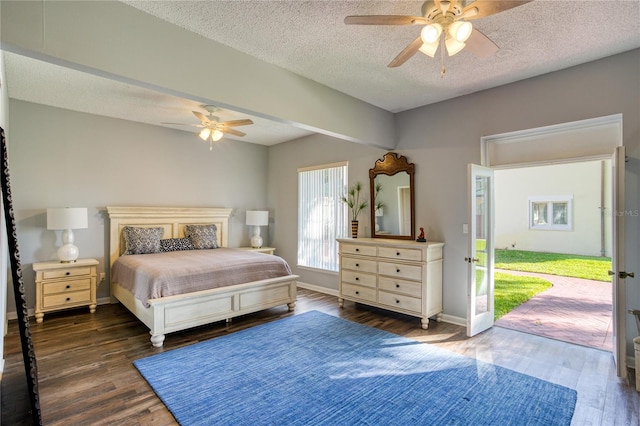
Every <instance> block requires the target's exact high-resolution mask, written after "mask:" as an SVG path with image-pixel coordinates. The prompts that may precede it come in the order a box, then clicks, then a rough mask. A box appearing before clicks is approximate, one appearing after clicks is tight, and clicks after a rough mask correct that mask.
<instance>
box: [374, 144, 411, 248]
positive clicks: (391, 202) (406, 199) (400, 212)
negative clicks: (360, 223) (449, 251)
mask: <svg viewBox="0 0 640 426" xmlns="http://www.w3.org/2000/svg"><path fill="white" fill-rule="evenodd" d="M414 172H415V165H414V164H413V163H409V161H408V160H407V157H405V156H402V155H398V154H396V153H395V152H388V153H386V154H385V155H384V157H382V158H381V159H379V160H377V161H376V164H375V166H374V167H373V168H372V169H369V181H370V192H369V193H370V194H371V202H370V204H369V206H371V208H370V210H371V236H372V237H373V238H396V239H402V240H413V239H415V237H416V232H415V196H414V185H413V175H414Z"/></svg>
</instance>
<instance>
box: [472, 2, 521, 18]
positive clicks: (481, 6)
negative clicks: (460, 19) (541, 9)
mask: <svg viewBox="0 0 640 426" xmlns="http://www.w3.org/2000/svg"><path fill="white" fill-rule="evenodd" d="M530 1H531V0H520V1H516V0H476V1H474V2H473V3H471V4H469V5H467V6H466V7H464V8H463V9H462V15H465V14H467V15H468V16H466V19H478V18H482V17H484V16H489V15H493V14H495V13H499V12H503V11H505V10H509V9H512V8H514V7H517V6H522V5H523V4H525V3H529V2H530ZM473 8H476V9H478V13H476V14H473V13H472V9H473Z"/></svg>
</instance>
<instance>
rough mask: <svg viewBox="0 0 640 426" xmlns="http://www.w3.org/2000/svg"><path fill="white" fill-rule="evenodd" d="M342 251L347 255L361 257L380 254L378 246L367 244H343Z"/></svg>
mask: <svg viewBox="0 0 640 426" xmlns="http://www.w3.org/2000/svg"><path fill="white" fill-rule="evenodd" d="M340 250H341V252H342V253H345V254H359V255H361V256H375V255H376V254H377V252H378V251H377V249H376V246H368V245H365V244H341V245H340Z"/></svg>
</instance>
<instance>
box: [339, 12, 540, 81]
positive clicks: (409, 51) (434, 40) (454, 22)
mask: <svg viewBox="0 0 640 426" xmlns="http://www.w3.org/2000/svg"><path fill="white" fill-rule="evenodd" d="M529 1H531V0H526V1H511V0H476V1H474V2H470V3H469V2H466V1H464V0H433V1H426V2H425V3H424V4H423V5H422V16H405V15H362V16H347V17H346V18H345V19H344V22H345V24H348V25H424V27H423V28H422V30H421V32H420V36H419V37H418V38H416V39H415V40H413V41H412V42H411V43H409V45H408V46H407V47H405V48H404V50H402V52H400V53H399V54H398V56H396V57H395V58H394V59H393V60H392V61H391V62H390V63H389V65H388V66H389V67H398V66H400V65H402V64H404V63H405V62H406V61H407V60H408V59H409V58H411V57H412V56H413V55H415V54H416V53H417V52H418V51H420V52H422V53H424V54H425V55H427V56H430V57H432V58H433V57H435V54H436V51H437V50H438V47H440V46H441V50H440V53H441V56H442V58H443V62H444V51H445V50H446V51H447V53H448V55H449V56H453V55H455V54H456V53H458V52H460V51H461V50H462V49H463V48H465V47H466V48H467V49H468V50H469V51H470V52H471V53H473V54H474V55H475V56H477V57H480V58H486V57H489V56H491V55H493V54H494V53H496V52H497V51H498V50H499V48H498V46H497V45H496V44H495V43H494V42H493V41H491V39H490V38H489V37H487V36H486V35H484V34H482V33H481V32H480V31H478V30H477V29H475V28H473V25H472V24H471V22H469V21H468V20H472V19H478V18H482V17H485V16H489V15H493V14H496V13H499V12H502V11H505V10H508V9H511V8H514V7H516V6H520V5H523V4H525V3H529ZM466 3H469V4H466ZM445 72H446V69H445V68H444V65H443V67H442V72H441V75H442V76H444V73H445Z"/></svg>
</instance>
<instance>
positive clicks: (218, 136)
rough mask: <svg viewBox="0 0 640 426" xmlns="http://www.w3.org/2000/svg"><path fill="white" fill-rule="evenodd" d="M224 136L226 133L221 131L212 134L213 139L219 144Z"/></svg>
mask: <svg viewBox="0 0 640 426" xmlns="http://www.w3.org/2000/svg"><path fill="white" fill-rule="evenodd" d="M222 136H224V133H222V132H221V131H220V130H218V129H216V130H214V131H213V133H212V134H211V139H212V140H213V141H214V142H218V141H219V140H220V139H222Z"/></svg>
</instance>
